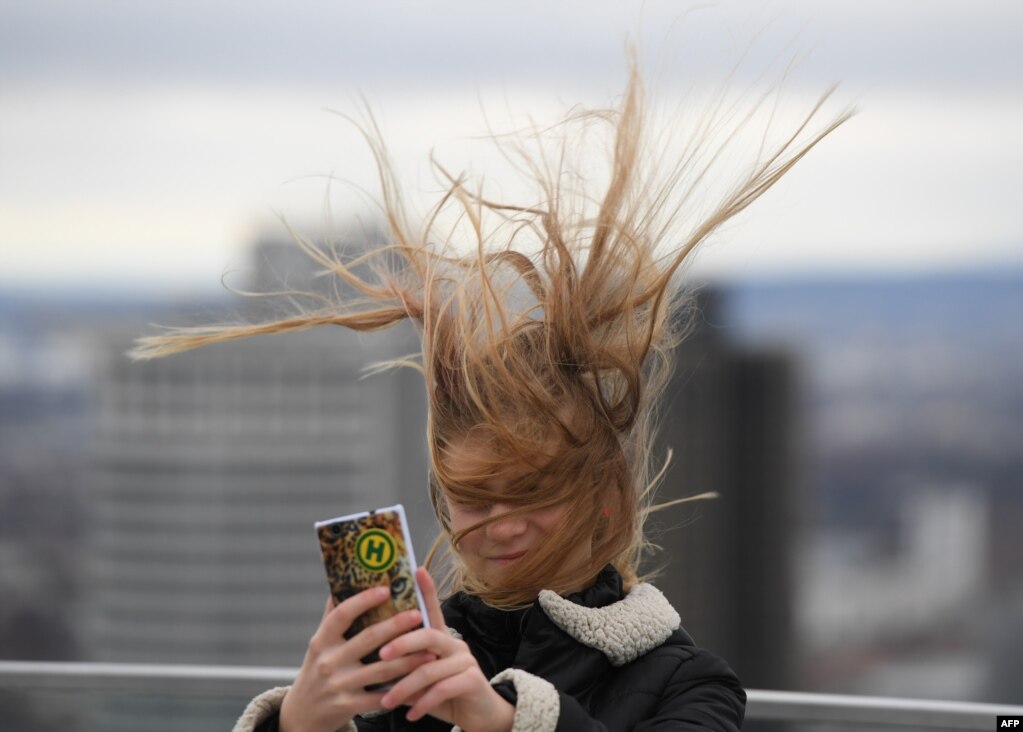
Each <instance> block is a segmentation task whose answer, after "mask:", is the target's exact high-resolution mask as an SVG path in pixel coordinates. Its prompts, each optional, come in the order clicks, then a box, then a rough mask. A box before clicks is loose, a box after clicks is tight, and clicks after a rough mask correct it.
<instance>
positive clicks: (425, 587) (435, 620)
mask: <svg viewBox="0 0 1023 732" xmlns="http://www.w3.org/2000/svg"><path fill="white" fill-rule="evenodd" d="M416 582H418V583H419V589H420V591H421V592H422V593H423V601H424V602H425V603H426V616H427V617H428V618H429V619H430V627H431V628H439V629H441V630H443V629H444V628H447V627H448V626H447V623H445V622H444V612H443V611H442V610H441V608H440V600H439V599H437V585H436V584H434V582H433V577H431V576H430V573H429V572H427V571H426V568H425V567H420V568H419V569H417V570H416Z"/></svg>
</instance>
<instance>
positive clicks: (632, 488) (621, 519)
mask: <svg viewBox="0 0 1023 732" xmlns="http://www.w3.org/2000/svg"><path fill="white" fill-rule="evenodd" d="M829 93H830V92H829ZM827 96H828V95H827V94H826V95H824V97H823V98H822V99H821V100H820V101H819V102H818V103H817V105H816V106H814V107H813V109H812V110H810V112H809V113H808V114H807V115H806V116H805V118H804V119H803V120H802V122H801V124H799V125H798V126H797V129H795V130H794V132H793V134H792V135H791V136H789V137H788V138H787V139H784V140H783V141H781V142H780V143H779V144H778V145H777V146H776V147H775V148H774V149H773V150H769V151H767V152H766V153H763V154H762V155H761V158H760V159H759V160H757V161H756V163H755V164H754V165H753V166H752V167H751V168H750V169H749V170H748V171H747V172H746V174H745V175H743V176H742V177H741V178H740V180H739V181H738V183H737V184H735V185H734V187H731V188H730V189H728V190H727V191H726V192H725V193H724V194H722V195H721V197H720V199H718V200H717V201H716V202H714V203H713V205H712V206H711V207H710V209H709V212H708V213H707V214H705V215H701V216H700V217H699V218H698V219H697V220H695V222H692V223H690V224H689V225H688V226H687V227H686V229H685V231H681V232H680V231H679V226H678V222H679V219H680V218H685V217H688V218H689V219H691V218H692V212H691V211H687V210H686V206H687V205H689V204H691V203H692V202H693V201H694V200H695V194H697V193H700V192H702V188H701V185H703V183H704V178H705V177H706V176H707V175H708V174H709V172H710V171H711V169H712V168H713V166H714V165H715V164H716V162H717V161H718V157H719V155H720V153H721V152H722V149H723V147H724V146H727V145H728V142H729V141H730V140H731V139H732V135H726V141H725V143H723V145H722V147H721V148H715V149H708V146H707V144H705V143H706V138H700V139H695V140H692V141H690V142H689V143H688V144H687V147H686V150H685V152H684V153H683V154H682V156H681V158H680V159H678V160H674V161H671V165H670V166H668V167H665V166H664V161H663V160H659V159H658V158H659V156H660V155H661V154H662V151H661V150H658V149H654V143H653V140H652V138H651V136H650V134H649V130H648V129H647V123H646V117H645V114H644V102H643V91H642V84H641V81H640V78H639V74H638V72H637V70H636V67H635V64H634V63H633V65H632V67H631V73H630V78H629V82H628V85H627V87H626V90H625V93H624V95H623V97H622V98H621V100H620V102H619V103H618V104H617V105H616V106H615V107H614V108H611V109H604V110H589V111H585V112H578V113H575V114H573V115H571V116H570V117H568V118H567V119H566V120H564V121H563V122H562V123H561V124H560V125H557V126H555V127H552V128H549V129H547V130H544V131H536V130H534V131H533V133H534V134H533V135H532V136H530V137H528V138H523V137H521V136H520V137H517V138H513V142H512V143H510V144H509V143H508V142H507V141H502V140H495V142H496V143H497V145H498V146H499V148H501V149H502V151H504V152H505V153H510V154H509V155H508V159H509V160H514V161H516V162H517V163H518V165H519V168H518V169H519V170H520V172H522V173H523V174H524V177H525V178H526V179H527V180H528V181H530V182H531V183H532V184H533V189H534V190H535V193H536V195H535V199H534V200H532V201H530V202H528V203H524V204H511V203H503V202H497V201H492V200H488V199H487V198H485V197H484V196H483V194H482V191H481V190H480V191H473V190H470V189H469V187H468V184H467V182H466V181H465V180H464V179H463V178H462V177H456V176H453V175H451V174H449V173H448V172H447V170H446V169H445V168H444V167H443V166H441V165H440V164H439V163H437V162H436V161H433V164H434V167H435V170H436V171H438V172H439V174H440V177H441V179H442V180H444V181H445V190H444V192H443V195H442V196H441V197H440V199H439V200H438V201H437V203H436V205H435V206H434V207H433V208H432V210H431V211H430V213H429V215H428V216H427V217H426V219H425V221H424V223H422V224H421V225H413V224H412V223H410V221H409V215H408V214H407V212H406V208H405V206H404V203H403V199H402V195H401V190H400V186H399V184H398V182H397V177H396V175H395V171H394V170H393V168H392V166H391V164H390V162H389V159H388V156H387V151H386V148H385V146H384V144H383V142H382V139H381V135H380V132H379V130H378V128H377V127H376V125H375V123H374V122H373V120H372V116H370V117H369V122H368V123H367V124H365V125H362V126H360V129H361V130H362V132H363V134H364V136H365V138H366V140H367V142H368V144H369V146H370V148H371V150H372V152H373V154H374V156H375V159H376V163H377V169H378V171H379V176H380V183H381V189H382V199H383V202H382V210H383V213H384V216H385V219H386V225H387V226H386V228H387V234H388V243H387V244H386V245H385V246H382V247H380V248H378V249H375V250H373V251H371V252H369V253H366V254H363V255H361V256H359V257H357V258H353V259H349V260H348V261H345V259H344V257H343V256H341V255H339V254H337V253H336V252H332V253H328V252H325V251H324V250H323V249H321V248H319V247H317V246H314V245H313V244H311V243H309V242H307V241H305V240H303V239H302V238H301V237H296V239H297V241H298V243H299V244H300V245H301V246H302V247H303V248H304V249H305V251H306V252H307V253H308V254H309V256H311V257H313V258H314V259H316V260H317V261H318V262H319V264H320V265H322V266H323V267H324V268H325V269H326V270H327V271H328V272H330V273H332V274H333V275H334V276H335V277H337V278H339V280H341V281H343V282H345V283H347V284H348V285H350V286H352V287H354V288H355V289H357V290H358V291H359V292H360V293H361V294H362V297H361V298H359V299H357V300H356V299H349V300H346V301H341V302H336V301H335V302H330V303H329V304H326V305H325V306H324V307H322V308H313V309H308V310H304V311H302V312H298V313H297V314H294V315H292V316H289V317H285V318H282V319H279V320H274V321H272V322H265V323H260V324H255V325H250V324H244V325H238V324H236V325H225V326H202V327H193V328H178V329H173V330H171V331H170V332H169V333H167V334H164V335H158V336H150V337H145V338H141V339H139V340H138V341H137V343H136V346H135V348H134V350H133V351H131V352H130V355H131V356H132V357H134V358H137V359H141V358H154V357H159V356H165V355H167V354H171V353H175V352H178V351H184V350H188V349H191V348H197V347H199V346H205V345H209V344H212V343H219V342H223V341H229V340H233V339H236V338H245V337H249V336H253V335H259V334H264V333H282V332H287V331H294V330H302V329H306V328H312V327H315V326H319V325H341V326H344V327H346V328H352V329H355V330H361V331H369V330H376V329H381V328H386V327H388V326H391V325H394V324H395V323H397V322H399V321H402V320H404V319H406V318H407V319H410V320H412V321H414V322H415V323H416V324H417V326H418V327H419V328H420V331H421V334H422V354H421V356H422V358H421V360H419V359H417V358H411V359H402V360H398V361H394V362H390V363H389V364H388V365H390V366H410V367H412V368H415V369H417V370H418V371H419V372H420V373H421V374H422V375H423V377H424V380H425V384H426V390H427V394H428V398H429V412H428V425H427V440H428V445H429V449H430V454H431V458H432V474H431V480H430V493H431V498H432V501H433V505H434V509H435V511H436V514H437V517H438V520H439V522H440V525H441V528H442V529H443V531H442V534H441V536H440V538H439V539H438V543H437V544H435V546H434V547H433V549H432V550H431V552H430V555H429V558H428V560H427V564H428V565H429V564H431V563H435V562H436V561H438V559H439V557H440V556H441V554H440V553H443V552H445V551H446V549H445V547H447V549H450V548H454V549H455V551H454V552H448V554H449V556H450V559H451V560H452V561H451V562H450V563H449V566H450V570H451V571H450V574H449V577H448V583H447V586H448V589H449V590H459V589H461V590H465V591H468V592H472V593H475V594H477V595H479V596H480V597H481V598H482V599H483V600H484V601H485V602H487V603H489V604H491V605H495V606H501V607H514V606H518V605H522V604H527V603H529V602H532V601H533V600H534V599H535V597H536V595H537V593H538V591H539V590H540V589H541V588H548V589H552V590H554V591H562V592H563V591H567V590H570V589H572V588H577V587H580V586H584V585H585V584H587V583H588V582H590V581H592V579H593V578H594V577H595V576H596V574H597V573H598V572H599V571H600V570H601V569H602V568H603V567H604V566H606V565H607V564H612V565H614V566H615V567H616V568H617V569H618V571H619V572H620V573H621V574H622V576H623V578H624V581H625V583H626V585H627V586H628V585H631V584H633V583H635V582H637V581H638V579H639V565H640V560H641V559H642V558H643V556H644V553H645V551H646V550H647V548H648V547H647V543H646V540H645V538H644V523H645V521H646V518H647V516H648V514H649V513H650V512H651V511H652V510H655V508H656V506H655V504H654V502H653V490H652V489H653V487H654V485H655V484H656V482H657V480H656V479H657V477H658V476H655V475H654V472H655V470H654V460H653V458H652V454H651V441H652V437H653V433H654V418H655V405H656V402H657V399H658V396H659V395H660V393H661V391H662V389H663V387H664V385H665V383H666V380H667V377H668V375H669V372H670V368H671V357H670V356H671V350H672V348H673V347H674V346H675V345H676V344H677V342H678V340H679V339H680V337H681V336H682V335H683V333H684V329H685V324H686V322H687V319H686V318H685V317H684V315H685V313H686V310H687V307H688V306H689V304H690V303H691V297H690V295H689V294H687V293H686V292H685V290H684V289H683V288H682V287H681V285H680V282H679V277H678V274H679V272H680V269H681V268H682V267H683V265H685V264H686V263H687V262H688V261H689V260H690V258H691V255H692V253H693V252H694V250H695V249H696V248H697V247H698V245H700V243H701V242H704V241H705V240H706V239H707V237H708V236H709V235H710V234H711V233H712V232H714V231H715V230H716V229H718V227H720V226H721V225H722V224H723V223H725V222H726V221H728V220H729V219H731V218H732V217H733V216H735V215H736V214H738V213H739V212H740V211H742V210H743V209H745V208H746V207H747V206H748V205H749V204H750V203H752V202H753V201H754V200H756V199H757V198H758V197H759V196H760V195H761V194H763V193H764V192H765V191H766V190H767V189H769V188H770V187H771V186H772V185H774V183H776V182H777V181H778V179H779V178H781V177H782V176H783V175H784V174H785V173H786V172H788V170H789V169H791V168H792V166H793V165H795V163H796V162H798V161H799V160H800V159H801V158H802V157H803V156H804V155H805V154H806V153H807V152H809V151H810V149H811V148H813V147H814V146H815V145H816V144H817V143H818V142H819V141H820V140H821V139H823V138H824V137H825V136H826V135H828V134H829V133H830V132H832V131H833V130H834V129H835V128H836V127H838V126H839V125H840V124H842V123H843V122H844V121H845V120H846V119H847V118H848V117H849V116H850V114H851V112H845V113H842V114H840V115H838V116H837V117H835V118H834V119H832V120H831V121H829V122H827V123H826V124H824V125H823V126H822V127H821V128H820V129H819V130H815V131H814V130H810V125H811V123H812V121H813V120H814V119H815V117H816V116H817V114H818V113H819V110H820V108H821V105H822V104H823V102H824V100H825V99H826V98H827ZM748 121H749V118H748V117H744V118H740V119H737V120H734V124H733V126H734V129H733V133H734V132H737V131H738V130H739V129H741V128H742V126H743V125H745V124H747V123H748ZM726 123H728V121H727V120H720V119H716V120H714V124H726ZM594 126H596V127H599V128H601V129H604V130H605V131H608V132H609V133H610V140H611V149H610V151H609V152H610V155H609V158H610V159H609V165H608V168H607V170H606V171H605V173H606V177H607V184H606V187H605V188H604V189H603V190H601V191H600V192H599V195H593V193H592V192H590V191H588V190H587V184H588V183H589V182H590V181H588V180H587V176H586V175H585V173H584V172H583V171H582V170H581V167H582V165H581V163H579V162H578V161H577V160H575V159H574V158H573V152H578V150H573V142H574V141H577V140H578V139H581V138H579V137H577V136H576V133H578V132H579V131H580V130H592V128H593V127H594ZM523 139H529V140H533V141H539V142H541V143H545V144H547V147H543V146H542V145H541V146H539V147H538V148H537V149H539V150H540V152H530V151H529V149H528V148H527V145H526V144H524V143H523ZM551 145H553V148H552V147H551ZM551 149H553V151H554V153H553V155H552V154H550V150H551ZM600 152H603V151H600V150H592V149H586V150H584V151H583V153H584V154H586V155H588V156H591V157H590V158H589V159H588V160H587V165H590V164H592V159H593V158H592V156H593V155H595V154H597V153H600ZM452 210H454V211H456V212H457V214H458V216H459V217H460V221H459V226H460V227H461V228H460V229H458V230H459V231H462V232H464V231H467V230H468V231H470V232H471V236H472V238H473V240H474V241H473V242H472V243H473V244H474V248H473V249H472V250H470V251H468V252H466V251H465V250H462V251H459V250H458V249H457V248H456V246H457V244H459V243H461V244H464V243H465V242H464V241H463V242H455V241H453V238H454V236H455V235H454V234H452V233H449V234H448V236H443V235H440V228H441V227H440V224H439V222H440V220H441V217H442V214H450V213H451V211H452ZM684 215H685V216H684ZM452 231H454V229H452ZM523 242H526V244H523ZM367 268H368V269H369V271H370V272H369V273H368V274H367V273H366V270H367ZM466 445H470V446H472V447H473V448H478V452H479V453H480V454H481V455H485V456H487V458H486V461H485V462H483V463H481V464H480V465H479V467H478V474H476V475H471V476H468V477H467V476H466V475H464V474H461V473H460V474H457V475H455V474H453V473H452V471H451V470H450V469H449V464H448V463H449V461H448V457H449V453H450V451H451V450H452V449H453V447H454V446H458V447H464V446H466ZM509 466H514V467H516V468H518V469H521V468H522V467H525V468H526V472H525V474H521V470H519V474H517V475H516V479H515V480H513V481H511V482H510V483H509V484H508V485H507V486H505V487H504V488H503V490H502V493H501V495H500V496H494V495H492V492H491V491H489V490H488V489H487V488H486V487H485V485H484V483H485V482H486V481H487V479H488V478H491V477H494V476H498V475H502V474H504V473H507V471H508V469H509ZM497 500H500V501H501V502H502V503H506V504H510V505H512V506H514V507H515V508H514V509H513V511H514V512H526V511H530V510H534V509H536V508H541V507H546V506H552V505H555V504H559V505H565V506H566V508H567V510H566V511H564V512H563V514H562V517H563V518H562V519H561V522H560V525H559V526H558V527H557V530H555V531H551V532H548V534H547V535H546V536H545V538H544V539H543V543H542V546H541V547H540V550H539V551H530V552H529V553H528V554H527V555H526V556H525V557H524V558H523V559H522V560H521V561H519V562H516V563H515V564H514V565H511V568H510V569H511V571H509V572H508V573H507V575H506V576H504V577H502V582H501V585H500V586H492V585H491V584H489V583H488V582H487V581H486V579H485V578H482V577H477V576H474V575H473V574H472V573H471V572H469V571H468V569H467V567H466V566H465V564H464V563H462V562H461V561H460V560H459V557H458V551H457V547H458V543H459V541H460V539H461V538H462V537H463V536H464V535H465V534H466V533H468V531H463V532H461V533H460V534H457V535H452V531H451V525H450V519H449V514H448V506H449V502H450V501H455V502H458V503H459V504H462V505H468V506H472V505H478V504H486V503H491V502H495V501H497ZM492 520H493V518H491V519H488V521H484V522H480V523H479V524H477V525H476V526H474V527H472V528H471V529H470V530H473V529H475V528H479V527H480V526H483V525H484V524H486V523H488V522H489V521H492ZM580 543H585V544H588V545H589V546H590V551H589V558H588V560H586V561H585V562H584V563H583V565H582V566H577V565H570V564H568V563H565V562H563V561H562V558H563V557H567V556H570V555H572V554H573V549H574V548H576V547H578V546H579V544H580Z"/></svg>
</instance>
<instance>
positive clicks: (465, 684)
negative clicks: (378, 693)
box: [381, 668, 476, 722]
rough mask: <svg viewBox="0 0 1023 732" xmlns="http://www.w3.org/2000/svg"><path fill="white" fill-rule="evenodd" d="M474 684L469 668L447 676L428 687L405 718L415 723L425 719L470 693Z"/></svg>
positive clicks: (471, 671)
mask: <svg viewBox="0 0 1023 732" xmlns="http://www.w3.org/2000/svg"><path fill="white" fill-rule="evenodd" d="M475 684H476V682H475V680H474V679H473V670H472V669H471V668H467V669H465V670H464V671H462V672H461V673H460V674H458V675H456V676H449V677H448V678H446V679H444V680H442V681H440V682H438V683H436V684H434V685H433V686H431V687H429V688H428V689H427V691H426V693H425V694H423V695H422V696H421V697H419V699H418V701H416V702H415V704H413V705H412V708H411V709H409V710H408V712H406V714H405V718H406V719H408V721H410V722H415V721H416V720H417V719H419V718H420V717H425V716H426V715H427V714H429V713H430V712H432V711H433V710H434V709H436V708H437V707H438V706H439V705H441V704H443V703H444V702H446V701H448V700H450V699H455V698H457V697H460V696H462V695H463V694H467V693H469V692H471V691H472V690H473V688H474V687H475ZM392 691H393V689H392ZM388 693H390V692H388ZM384 698H386V696H385V697H384ZM381 702H383V700H381Z"/></svg>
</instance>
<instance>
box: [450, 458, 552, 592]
mask: <svg viewBox="0 0 1023 732" xmlns="http://www.w3.org/2000/svg"><path fill="white" fill-rule="evenodd" d="M481 457H485V455H482V456H481V453H480V450H479V449H478V448H472V447H469V446H467V445H466V444H465V443H462V444H460V445H453V446H449V448H448V451H447V458H446V460H445V466H446V467H447V469H448V470H449V471H450V472H451V473H453V474H455V475H458V474H460V473H464V474H472V472H473V468H474V466H475V465H476V464H478V461H479V459H480V458H481ZM527 472H529V469H528V468H522V469H515V468H514V467H511V468H510V469H509V470H507V471H505V472H504V473H503V474H502V475H500V476H496V477H492V478H488V479H486V480H484V481H482V487H484V488H487V489H488V490H489V491H492V492H493V494H494V496H495V497H499V496H500V495H501V493H502V491H503V490H504V489H505V488H506V486H507V485H508V484H509V483H510V482H511V481H512V480H514V479H515V478H518V477H521V476H522V475H525V474H526V473H527ZM512 509H513V507H512V506H510V505H508V504H506V503H502V502H500V500H497V501H495V502H493V503H491V504H488V505H485V506H472V507H470V506H461V505H459V504H458V503H456V502H455V501H450V500H449V501H448V515H449V516H450V519H451V533H452V534H457V533H458V532H460V531H463V530H465V529H467V528H469V527H470V526H473V525H474V524H477V523H479V522H480V521H484V520H485V519H488V518H490V517H492V516H502V515H504V514H507V513H508V512H509V511H511V510H512ZM565 510H566V508H565V506H564V505H557V506H551V507H547V508H542V509H537V510H535V511H529V512H527V513H524V514H519V515H516V516H509V517H507V518H504V519H498V520H497V521H494V522H493V523H491V524H488V525H486V526H484V527H482V528H479V529H476V530H475V531H472V532H470V533H468V534H466V535H465V536H464V537H463V538H462V540H461V541H460V542H459V543H458V546H457V547H456V551H457V552H458V554H459V556H460V557H461V558H462V561H463V562H464V563H465V565H466V568H467V569H468V570H469V571H470V572H472V573H473V574H474V575H476V576H477V577H479V578H480V579H483V580H486V581H488V582H499V580H500V578H501V575H502V573H503V572H505V571H507V569H508V568H509V567H511V566H513V565H514V564H515V563H516V562H517V561H519V560H520V559H522V557H523V556H525V554H526V552H528V551H530V550H531V549H533V548H534V547H536V546H537V545H538V544H539V542H540V540H541V539H542V538H543V537H545V536H546V535H547V534H548V532H550V531H551V530H553V528H554V527H555V526H556V525H557V523H558V521H559V520H560V519H561V517H562V516H563V515H564V513H565Z"/></svg>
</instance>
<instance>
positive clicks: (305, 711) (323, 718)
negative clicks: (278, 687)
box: [280, 587, 434, 732]
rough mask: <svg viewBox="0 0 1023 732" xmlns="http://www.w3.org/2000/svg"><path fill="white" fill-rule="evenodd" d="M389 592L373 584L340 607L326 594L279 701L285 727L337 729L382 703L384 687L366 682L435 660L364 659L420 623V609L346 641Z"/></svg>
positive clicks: (291, 731)
mask: <svg viewBox="0 0 1023 732" xmlns="http://www.w3.org/2000/svg"><path fill="white" fill-rule="evenodd" d="M389 597H390V591H389V590H388V588H386V587H374V588H372V589H369V590H364V591H363V592H360V593H359V594H357V595H354V596H353V597H350V598H348V599H347V600H345V601H344V602H342V603H340V604H339V605H338V606H337V607H332V604H333V603H332V601H331V600H330V599H329V598H328V600H327V607H326V610H324V613H323V619H322V620H321V621H320V626H319V628H317V629H316V633H315V634H313V637H312V639H311V640H310V641H309V650H308V651H307V652H306V655H305V660H304V661H303V662H302V668H301V669H300V670H299V673H298V677H297V678H296V679H295V683H294V684H292V686H291V689H289V690H288V693H287V694H286V695H285V697H284V701H283V702H282V704H281V715H280V729H281V732H320V731H321V730H322V732H335V730H337V729H339V728H341V727H344V726H345V725H346V724H348V722H349V721H350V720H351V719H352V717H354V716H355V715H356V714H358V713H359V712H366V711H369V710H371V709H380V708H382V706H383V705H382V704H381V701H380V699H381V697H383V695H384V692H383V691H377V692H370V691H366V689H365V687H367V686H372V685H373V684H381V683H384V682H386V681H390V680H392V679H395V678H398V677H399V676H404V675H405V674H407V673H408V672H409V671H412V670H413V669H414V668H416V667H417V666H419V665H420V664H422V663H425V662H427V661H431V660H433V659H434V657H433V656H431V655H430V654H428V653H413V654H406V655H402V656H401V657H400V658H393V659H390V660H386V661H377V662H375V663H369V664H364V663H362V661H361V660H360V659H362V658H364V657H365V656H368V655H369V654H370V653H372V652H373V651H374V650H376V649H377V648H379V647H380V646H381V645H383V644H384V643H386V642H387V641H389V640H392V639H394V638H396V637H398V636H400V635H401V634H402V633H406V632H408V631H409V630H412V629H413V628H415V627H416V626H417V625H420V624H421V623H422V617H421V616H420V613H419V611H418V610H409V611H406V612H403V613H399V614H398V615H395V616H393V617H391V618H388V619H387V620H384V621H381V622H379V623H375V624H373V625H371V626H369V627H367V628H365V629H363V630H362V631H361V632H359V633H357V634H356V635H355V636H354V637H352V638H351V639H350V640H345V638H344V634H345V632H346V631H347V630H348V629H349V628H350V627H351V625H352V623H353V622H354V621H355V619H356V618H358V617H359V616H360V615H362V614H363V613H364V612H366V611H367V610H369V609H370V608H373V607H376V606H377V605H380V604H381V603H383V602H385V601H387V600H388V599H389Z"/></svg>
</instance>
